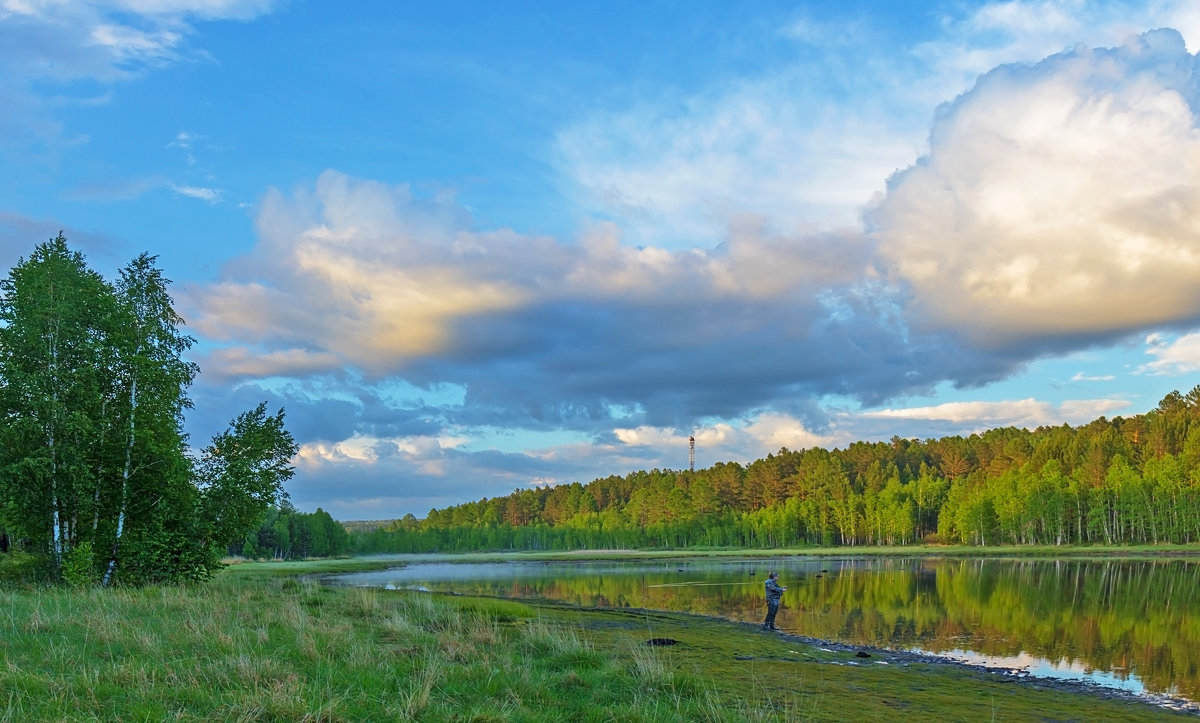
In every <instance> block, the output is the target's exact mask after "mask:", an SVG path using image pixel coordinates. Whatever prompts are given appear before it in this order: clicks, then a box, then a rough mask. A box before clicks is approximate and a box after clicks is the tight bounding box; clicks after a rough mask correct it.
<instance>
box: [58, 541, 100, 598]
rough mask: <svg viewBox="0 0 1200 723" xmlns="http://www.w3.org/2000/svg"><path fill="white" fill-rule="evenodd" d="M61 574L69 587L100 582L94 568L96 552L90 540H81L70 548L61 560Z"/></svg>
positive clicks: (92, 585) (79, 586) (90, 585)
mask: <svg viewBox="0 0 1200 723" xmlns="http://www.w3.org/2000/svg"><path fill="white" fill-rule="evenodd" d="M62 576H63V579H64V580H66V581H67V584H68V585H70V586H71V587H76V588H86V587H94V586H96V585H97V584H99V582H100V573H99V572H98V571H97V570H96V552H95V550H94V549H92V543H91V541H90V540H89V541H87V542H81V543H79V544H78V545H76V546H75V547H73V548H71V551H70V552H68V553H67V554H66V555H65V556H64V557H63V561H62Z"/></svg>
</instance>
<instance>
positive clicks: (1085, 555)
mask: <svg viewBox="0 0 1200 723" xmlns="http://www.w3.org/2000/svg"><path fill="white" fill-rule="evenodd" d="M792 557H934V558H936V557H956V558H957V557H966V558H1017V559H1020V558H1039V559H1044V558H1056V559H1072V558H1082V559H1093V558H1098V557H1099V558H1109V559H1153V558H1166V557H1200V543H1195V544H1189V545H1172V544H1158V545H1021V546H1017V545H991V546H979V545H906V546H867V545H863V546H858V547H789V548H772V549H763V548H755V547H747V548H724V547H722V548H704V547H689V548H686V549H678V550H671V549H651V550H632V549H620V548H611V549H586V550H562V551H557V550H529V551H509V552H454V553H429V552H423V553H387V554H379V555H368V556H363V557H356V558H352V559H353V560H355V561H361V562H363V563H366V562H369V561H371V560H422V561H447V562H497V561H518V562H519V561H523V560H533V561H541V560H561V561H567V560H612V561H623V560H676V559H709V558H712V559H719V558H760V559H762V558H792Z"/></svg>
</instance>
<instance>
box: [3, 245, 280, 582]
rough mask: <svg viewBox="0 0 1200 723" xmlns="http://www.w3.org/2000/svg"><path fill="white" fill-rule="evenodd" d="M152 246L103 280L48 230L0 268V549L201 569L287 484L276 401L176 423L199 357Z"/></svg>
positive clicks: (93, 563) (156, 573) (194, 572)
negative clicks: (195, 444) (227, 415)
mask: <svg viewBox="0 0 1200 723" xmlns="http://www.w3.org/2000/svg"><path fill="white" fill-rule="evenodd" d="M169 285H170V281H169V280H168V279H166V278H165V276H164V275H163V272H162V271H161V269H159V268H158V266H157V265H156V259H155V257H153V256H150V255H148V254H142V255H140V256H138V257H137V258H136V259H134V260H133V261H131V262H130V263H129V264H128V265H126V266H125V267H124V268H122V269H121V270H120V275H119V278H118V279H117V280H116V281H115V282H113V283H110V282H108V281H106V280H105V279H104V278H103V277H102V276H101V275H100V274H98V273H97V272H96V271H94V270H92V269H91V268H89V267H88V265H87V263H86V261H85V259H84V257H83V255H82V254H80V253H79V252H78V251H74V250H72V249H71V248H70V247H69V246H68V244H67V241H66V239H65V238H64V237H63V235H62V234H61V233H60V234H59V235H58V237H57V238H55V239H52V240H50V241H48V242H46V243H42V244H39V245H38V246H37V247H36V248H35V249H34V251H33V252H32V253H31V254H30V255H29V256H28V257H27V258H22V259H21V260H20V261H19V262H18V263H17V264H16V265H15V266H14V267H13V268H12V269H11V270H10V272H9V274H8V276H7V277H6V278H4V279H3V280H0V552H8V553H10V556H11V555H12V554H13V553H22V554H24V555H25V556H27V557H28V558H31V559H33V560H34V561H35V562H36V565H35V567H37V568H38V569H39V570H40V571H41V573H40V574H42V575H44V576H47V577H49V578H51V579H61V578H66V579H67V580H68V581H70V582H73V583H88V584H90V583H105V584H112V583H117V582H120V583H124V584H145V583H156V582H178V581H183V580H193V579H203V578H205V577H207V576H208V575H209V574H210V573H211V572H212V571H214V570H215V569H217V568H218V567H219V565H220V562H219V560H220V557H221V556H222V555H223V554H224V552H225V550H226V548H227V546H228V545H229V544H231V543H232V542H234V541H240V540H242V539H243V538H244V537H245V535H246V533H247V531H249V530H254V529H257V527H258V525H259V523H260V521H261V520H262V518H263V515H264V514H265V513H266V511H267V509H268V508H269V507H270V506H271V505H273V504H276V503H277V502H278V501H279V500H280V499H282V498H283V497H284V496H285V493H284V491H283V483H284V482H285V481H286V480H287V479H289V478H290V477H291V475H292V467H291V466H290V460H291V458H292V457H293V456H294V455H295V453H296V450H297V447H296V443H295V441H294V440H293V438H292V436H291V434H290V433H289V432H288V431H287V429H286V427H285V426H284V413H283V410H282V409H280V410H279V411H278V412H276V413H274V414H271V413H269V412H268V410H267V406H266V403H265V402H264V403H262V404H259V405H258V406H257V407H256V408H254V409H252V410H249V411H246V412H243V413H241V414H238V415H237V416H236V417H234V418H233V419H232V420H231V422H230V423H229V426H228V428H227V429H225V430H224V431H223V432H221V433H219V434H217V435H215V436H213V437H212V441H211V442H210V443H209V444H208V445H207V446H205V447H203V448H202V449H198V450H197V449H193V448H192V447H191V446H190V445H189V440H188V437H187V435H186V434H185V433H184V432H183V421H184V413H185V411H186V410H188V409H190V408H191V407H192V402H191V400H190V399H189V397H188V395H187V390H188V387H189V386H190V385H191V383H192V381H193V380H194V378H195V377H196V374H197V373H198V371H199V370H198V368H197V366H196V365H195V364H194V363H192V362H189V361H187V360H186V359H185V357H184V354H185V352H186V351H187V350H188V349H189V348H191V346H192V345H193V344H194V342H195V340H194V339H193V338H192V337H190V336H188V335H186V334H184V333H183V332H182V330H181V327H182V326H183V319H182V318H180V316H179V315H178V314H177V313H176V311H175V309H174V302H173V300H172V298H171V296H170V293H169V291H168V287H169Z"/></svg>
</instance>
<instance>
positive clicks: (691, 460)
mask: <svg viewBox="0 0 1200 723" xmlns="http://www.w3.org/2000/svg"><path fill="white" fill-rule="evenodd" d="M688 471H689V472H695V471H696V438H695V437H688Z"/></svg>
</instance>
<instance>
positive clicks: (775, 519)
mask: <svg viewBox="0 0 1200 723" xmlns="http://www.w3.org/2000/svg"><path fill="white" fill-rule="evenodd" d="M915 542H962V543H968V544H973V545H997V544H1006V545H1046V544H1050V545H1064V544H1093V543H1105V544H1142V543H1152V544H1153V543H1161V542H1170V543H1180V544H1186V543H1191V542H1200V386H1198V387H1196V388H1195V389H1193V390H1192V391H1191V392H1189V393H1188V394H1186V395H1181V394H1179V393H1178V392H1174V393H1172V394H1170V395H1168V396H1167V397H1166V398H1165V399H1164V400H1163V401H1162V402H1161V403H1160V404H1159V406H1158V407H1157V408H1156V409H1155V410H1153V411H1151V412H1149V413H1147V414H1145V415H1141V416H1136V417H1131V418H1128V419H1125V418H1121V417H1117V418H1114V419H1111V420H1110V419H1105V418H1100V419H1097V420H1095V421H1093V422H1091V423H1089V424H1087V425H1084V426H1082V427H1078V428H1072V427H1070V426H1068V425H1061V426H1057V427H1041V428H1038V429H1036V430H1027V429H1016V428H1003V429H993V430H989V431H987V432H984V433H982V434H974V435H971V436H969V437H959V436H955V437H946V438H943V439H937V440H926V441H918V440H906V439H901V438H899V437H894V438H893V439H891V440H890V441H889V442H876V443H868V442H855V443H853V444H851V445H849V446H848V447H847V448H846V449H834V450H826V449H820V448H814V449H808V450H799V451H794V450H788V449H781V450H780V451H779V452H778V453H776V454H771V455H768V456H767V457H766V458H764V459H761V460H757V461H755V462H753V463H752V464H750V465H748V466H747V467H744V468H743V467H741V466H740V465H737V464H732V463H723V464H718V465H716V466H714V467H712V468H709V469H702V470H696V471H690V470H689V471H673V470H651V471H648V472H646V471H641V472H634V473H632V474H629V475H627V476H625V477H607V478H604V479H598V480H594V481H593V482H591V483H589V484H586V485H584V484H579V483H571V484H565V485H558V486H555V487H550V488H540V489H525V490H517V491H514V492H513V493H512V494H510V495H507V496H504V497H496V498H493V499H483V500H479V501H477V502H469V503H465V504H462V505H456V506H454V507H448V508H445V509H440V510H437V509H435V510H430V511H429V514H428V516H427V517H426V518H425V519H424V520H417V519H415V518H409V519H405V520H398V521H395V522H393V523H392V524H391V525H389V526H387V527H384V528H379V529H370V530H361V531H356V532H355V533H354V534H353V537H352V544H353V548H354V549H355V550H356V551H360V552H366V553H370V552H434V551H443V552H464V551H469V550H567V549H579V548H618V549H620V548H625V549H628V548H686V547H697V546H705V547H708V546H716V547H747V548H778V547H794V546H803V545H823V546H829V545H833V544H836V545H840V546H845V547H855V546H859V545H903V544H912V543H915Z"/></svg>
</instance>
